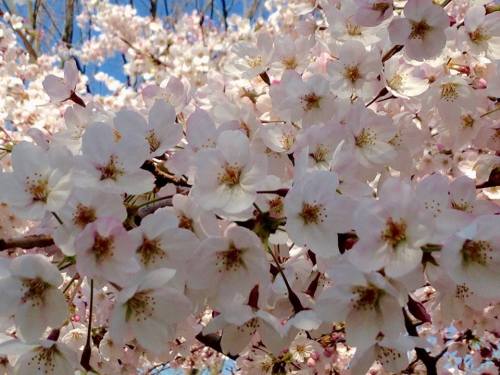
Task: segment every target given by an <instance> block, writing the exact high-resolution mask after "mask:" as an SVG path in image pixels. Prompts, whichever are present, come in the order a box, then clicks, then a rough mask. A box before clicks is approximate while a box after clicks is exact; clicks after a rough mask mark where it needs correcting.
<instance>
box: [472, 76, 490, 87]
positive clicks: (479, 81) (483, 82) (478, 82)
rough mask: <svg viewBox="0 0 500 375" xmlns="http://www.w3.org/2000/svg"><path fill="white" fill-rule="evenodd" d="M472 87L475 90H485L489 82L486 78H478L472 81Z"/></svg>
mask: <svg viewBox="0 0 500 375" xmlns="http://www.w3.org/2000/svg"><path fill="white" fill-rule="evenodd" d="M472 87H474V88H475V89H485V88H487V87H488V82H486V80H485V79H484V78H476V79H474V81H472Z"/></svg>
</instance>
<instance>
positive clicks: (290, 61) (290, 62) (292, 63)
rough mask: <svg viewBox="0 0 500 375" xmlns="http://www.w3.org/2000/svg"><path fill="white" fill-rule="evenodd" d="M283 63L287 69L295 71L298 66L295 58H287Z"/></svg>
mask: <svg viewBox="0 0 500 375" xmlns="http://www.w3.org/2000/svg"><path fill="white" fill-rule="evenodd" d="M281 62H282V64H283V66H284V67H285V68H286V69H290V70H294V69H295V68H297V66H298V64H297V60H296V59H295V57H294V56H291V57H285V58H284V59H283V60H282V61H281Z"/></svg>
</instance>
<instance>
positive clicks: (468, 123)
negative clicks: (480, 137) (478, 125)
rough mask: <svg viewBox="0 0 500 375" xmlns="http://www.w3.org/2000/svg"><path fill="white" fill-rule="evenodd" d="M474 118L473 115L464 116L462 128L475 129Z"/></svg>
mask: <svg viewBox="0 0 500 375" xmlns="http://www.w3.org/2000/svg"><path fill="white" fill-rule="evenodd" d="M474 122H475V120H474V117H472V116H471V115H469V114H467V115H464V116H462V127H463V128H465V129H467V128H473V127H474Z"/></svg>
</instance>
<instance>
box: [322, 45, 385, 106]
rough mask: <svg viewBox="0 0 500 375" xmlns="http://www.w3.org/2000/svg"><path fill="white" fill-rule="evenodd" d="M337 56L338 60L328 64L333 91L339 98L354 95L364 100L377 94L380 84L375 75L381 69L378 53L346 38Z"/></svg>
mask: <svg viewBox="0 0 500 375" xmlns="http://www.w3.org/2000/svg"><path fill="white" fill-rule="evenodd" d="M338 56H339V58H338V60H333V61H331V62H329V64H328V74H329V75H330V76H331V77H332V86H331V87H332V89H333V92H334V93H335V94H337V95H338V96H339V97H341V98H350V97H351V96H353V95H356V96H359V97H361V98H362V99H364V100H368V99H371V98H373V97H374V96H375V95H377V92H378V91H379V90H380V86H381V85H380V81H378V80H377V77H378V75H379V74H380V72H381V70H382V63H381V62H380V56H379V54H378V53H377V52H376V51H375V50H372V51H368V50H367V49H366V48H365V46H364V45H363V43H361V42H358V41H356V40H348V41H346V42H344V44H343V45H342V46H341V47H340V49H339V52H338Z"/></svg>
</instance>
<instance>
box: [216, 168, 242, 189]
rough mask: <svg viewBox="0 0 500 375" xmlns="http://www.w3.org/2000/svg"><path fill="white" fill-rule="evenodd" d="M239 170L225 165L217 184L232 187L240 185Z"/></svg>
mask: <svg viewBox="0 0 500 375" xmlns="http://www.w3.org/2000/svg"><path fill="white" fill-rule="evenodd" d="M240 178H241V168H239V167H238V166H236V165H229V164H228V165H226V166H225V167H224V170H223V172H222V173H221V174H219V183H220V184H223V185H228V186H229V187H233V186H235V185H238V184H239V183H240Z"/></svg>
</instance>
